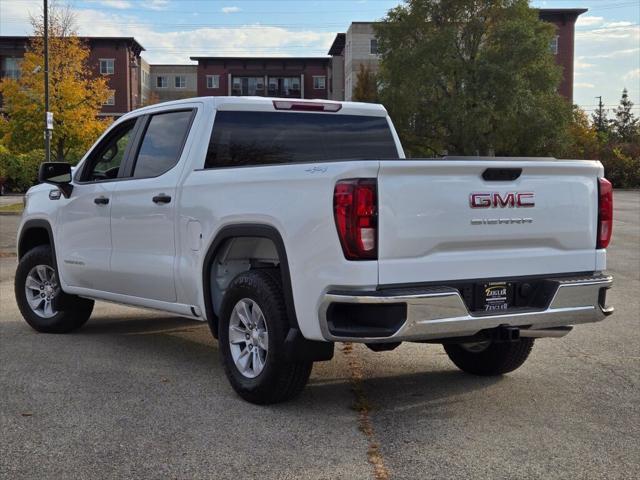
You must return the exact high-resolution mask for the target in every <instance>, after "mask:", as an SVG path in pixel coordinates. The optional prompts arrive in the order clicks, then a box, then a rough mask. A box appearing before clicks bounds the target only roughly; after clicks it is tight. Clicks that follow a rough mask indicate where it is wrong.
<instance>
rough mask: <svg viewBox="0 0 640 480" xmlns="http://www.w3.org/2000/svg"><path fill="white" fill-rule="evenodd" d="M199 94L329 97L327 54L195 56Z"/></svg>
mask: <svg viewBox="0 0 640 480" xmlns="http://www.w3.org/2000/svg"><path fill="white" fill-rule="evenodd" d="M191 60H194V61H196V62H198V65H197V94H198V96H205V95H206V96H230V95H239V96H244V95H257V96H265V97H283V98H322V99H326V98H327V91H328V88H327V83H328V82H327V68H328V64H329V58H326V57H283V58H275V57H250V58H241V57H191Z"/></svg>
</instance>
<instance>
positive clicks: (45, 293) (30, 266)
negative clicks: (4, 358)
mask: <svg viewBox="0 0 640 480" xmlns="http://www.w3.org/2000/svg"><path fill="white" fill-rule="evenodd" d="M14 286H15V295H16V301H17V303H18V308H19V309H20V313H21V314H22V316H23V317H24V319H25V320H26V321H27V323H28V324H29V325H30V326H31V327H32V328H33V329H35V330H37V331H38V332H42V333H67V332H70V331H72V330H76V329H78V328H80V327H81V326H82V325H84V324H85V323H86V321H87V320H89V317H90V316H91V311H92V310H93V301H92V300H86V299H84V298H79V297H76V296H73V295H67V294H65V293H64V292H62V290H61V288H60V283H59V281H58V275H57V272H56V267H55V264H54V262H53V254H52V252H51V247H49V246H48V245H40V246H38V247H35V248H34V249H32V250H29V251H28V252H27V253H26V254H25V255H24V256H23V257H22V258H21V259H20V262H19V263H18V269H17V270H16V275H15V285H14ZM62 303H64V305H63V307H60V305H61V304H62Z"/></svg>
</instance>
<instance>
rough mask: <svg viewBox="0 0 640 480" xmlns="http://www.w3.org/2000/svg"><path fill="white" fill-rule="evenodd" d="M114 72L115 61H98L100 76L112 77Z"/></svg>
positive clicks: (106, 59) (109, 59)
mask: <svg viewBox="0 0 640 480" xmlns="http://www.w3.org/2000/svg"><path fill="white" fill-rule="evenodd" d="M114 71H115V60H114V59H113V58H101V59H100V73H101V74H102V75H113V72H114Z"/></svg>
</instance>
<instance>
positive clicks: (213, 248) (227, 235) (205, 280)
mask: <svg viewBox="0 0 640 480" xmlns="http://www.w3.org/2000/svg"><path fill="white" fill-rule="evenodd" d="M243 237H256V238H264V239H267V240H270V241H271V242H273V244H274V245H275V248H276V252H277V253H278V259H279V263H280V275H281V277H282V289H283V293H284V299H285V307H286V309H287V317H288V319H289V327H290V328H292V329H296V330H298V331H299V329H300V327H299V325H298V317H297V316H296V310H295V305H294V302H293V289H292V286H291V272H290V270H289V261H288V258H287V251H286V248H285V244H284V241H283V240H282V235H281V234H280V232H279V231H278V229H277V228H275V227H273V226H271V225H266V224H253V223H251V224H248V223H243V224H237V225H227V226H225V227H223V228H222V229H221V230H220V231H219V232H218V233H217V234H216V236H215V238H214V239H213V241H212V242H211V244H210V245H209V248H208V249H207V253H206V255H205V257H204V262H203V267H202V289H203V292H202V293H203V300H204V306H205V314H206V317H207V321H208V322H209V324H210V325H211V330H212V332H214V333H215V334H216V335H217V331H218V316H217V315H216V314H215V312H214V307H213V299H212V295H211V272H212V267H213V260H214V259H215V258H216V256H217V255H218V253H220V251H221V249H222V248H223V247H224V245H225V243H226V242H227V241H228V240H231V239H233V238H243Z"/></svg>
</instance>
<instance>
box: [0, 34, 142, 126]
mask: <svg viewBox="0 0 640 480" xmlns="http://www.w3.org/2000/svg"><path fill="white" fill-rule="evenodd" d="M80 38H81V40H82V41H84V42H86V43H87V45H88V46H89V49H90V53H89V60H88V62H89V66H90V68H91V70H92V72H93V74H94V75H96V76H97V75H103V76H105V77H107V81H108V84H109V87H110V88H111V91H112V95H111V96H110V97H109V99H108V100H107V102H106V103H105V104H104V105H103V107H102V111H101V115H105V116H119V115H122V114H124V113H126V112H129V111H131V110H133V109H134V108H138V107H139V106H140V105H141V104H142V103H141V90H140V75H141V74H140V66H141V63H142V59H141V57H140V54H141V53H142V52H143V51H144V48H143V47H142V45H140V44H139V43H138V42H137V41H136V40H135V38H132V37H80ZM28 46H29V37H26V36H0V78H3V77H7V76H8V77H13V78H18V76H19V75H20V63H21V62H22V58H23V57H24V53H25V52H26V51H27V48H28ZM1 107H2V105H1V104H0V109H1Z"/></svg>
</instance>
